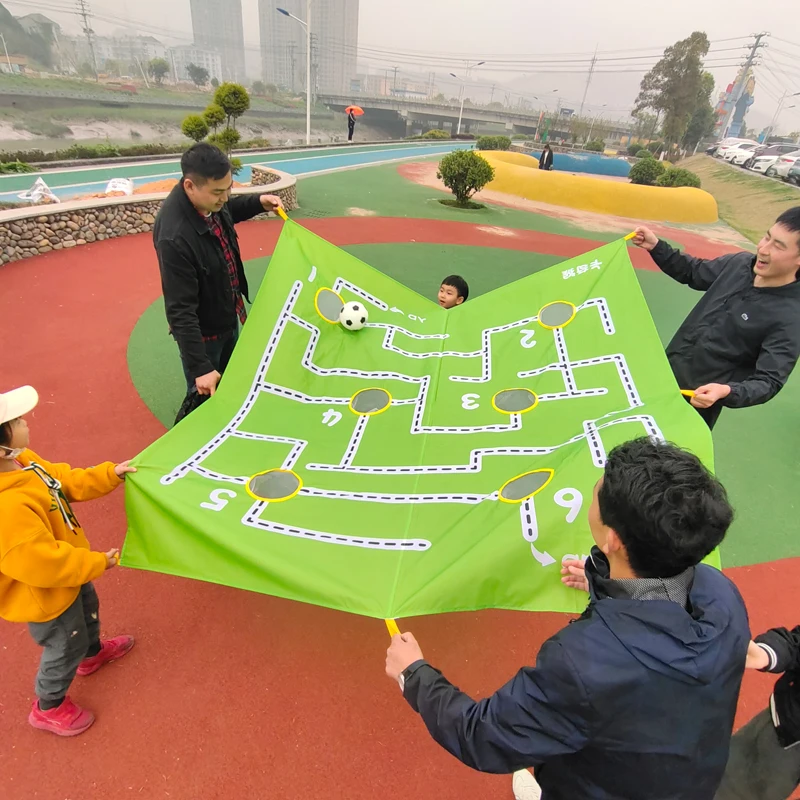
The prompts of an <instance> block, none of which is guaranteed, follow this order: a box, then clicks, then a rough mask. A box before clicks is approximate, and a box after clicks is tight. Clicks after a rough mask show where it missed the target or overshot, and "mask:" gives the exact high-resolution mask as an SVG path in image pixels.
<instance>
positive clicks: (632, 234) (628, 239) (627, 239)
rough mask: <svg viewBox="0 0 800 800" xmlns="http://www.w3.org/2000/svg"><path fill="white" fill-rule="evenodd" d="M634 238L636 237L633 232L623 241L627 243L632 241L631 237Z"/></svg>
mask: <svg viewBox="0 0 800 800" xmlns="http://www.w3.org/2000/svg"><path fill="white" fill-rule="evenodd" d="M634 236H636V231H634V232H633V233H629V234H628V235H627V236H626V237H625V239H624V241H626V242H629V241H630V240H631V239H633V237H634Z"/></svg>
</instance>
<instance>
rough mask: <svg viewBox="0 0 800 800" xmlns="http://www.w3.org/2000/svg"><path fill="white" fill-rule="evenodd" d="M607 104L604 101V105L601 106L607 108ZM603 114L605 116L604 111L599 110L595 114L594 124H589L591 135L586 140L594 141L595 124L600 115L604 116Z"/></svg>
mask: <svg viewBox="0 0 800 800" xmlns="http://www.w3.org/2000/svg"><path fill="white" fill-rule="evenodd" d="M607 105H608V103H603V105H602V106H600V108H605V107H606V106H607ZM602 116H603V112H602V111H599V112H598V113H597V114H596V115H595V118H594V119H593V120H592V124H591V125H590V126H589V135H588V136H587V137H586V141H587V142H591V141H592V131H593V130H594V124H595V122H597V120H598V119H600V117H602Z"/></svg>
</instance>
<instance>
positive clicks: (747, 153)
mask: <svg viewBox="0 0 800 800" xmlns="http://www.w3.org/2000/svg"><path fill="white" fill-rule="evenodd" d="M759 147H760V145H758V144H750V143H749V142H745V143H744V144H738V145H736V146H735V147H732V148H731V149H730V150H728V152H727V153H725V156H724V158H725V160H726V161H730V162H731V164H737V165H738V166H741V165H742V164H744V163H745V162H746V161H749V160H750V159H751V158H752V157H753V155H754V154H755V151H756V150H758V148H759Z"/></svg>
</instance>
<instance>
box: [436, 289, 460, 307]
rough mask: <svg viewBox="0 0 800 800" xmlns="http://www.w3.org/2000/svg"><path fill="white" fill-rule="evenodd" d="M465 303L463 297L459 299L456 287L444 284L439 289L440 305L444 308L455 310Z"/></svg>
mask: <svg viewBox="0 0 800 800" xmlns="http://www.w3.org/2000/svg"><path fill="white" fill-rule="evenodd" d="M463 302H464V298H463V297H459V294H458V289H456V287H455V286H449V285H448V284H446V283H443V284H442V285H441V286H440V287H439V305H440V306H441V307H442V308H453V307H454V306H459V305H461V303H463Z"/></svg>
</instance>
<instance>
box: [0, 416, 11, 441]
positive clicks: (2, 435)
mask: <svg viewBox="0 0 800 800" xmlns="http://www.w3.org/2000/svg"><path fill="white" fill-rule="evenodd" d="M0 445H2V446H3V447H11V423H10V422H4V423H3V424H2V425H0Z"/></svg>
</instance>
